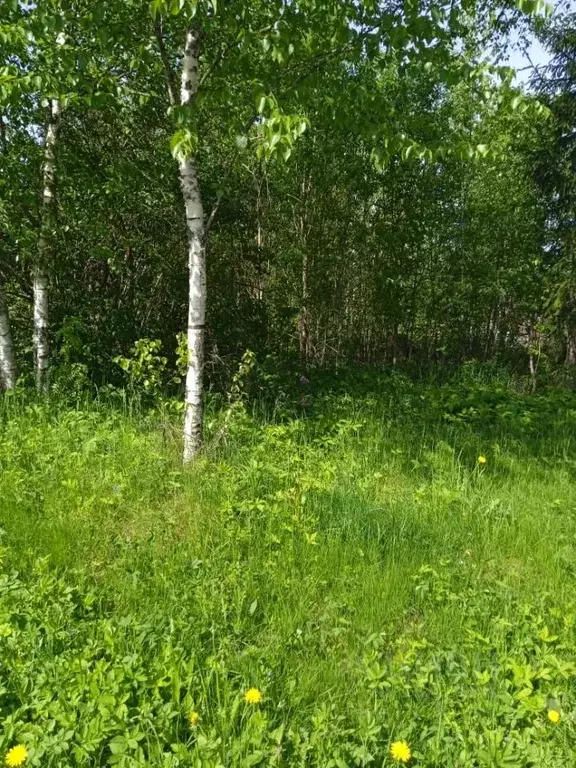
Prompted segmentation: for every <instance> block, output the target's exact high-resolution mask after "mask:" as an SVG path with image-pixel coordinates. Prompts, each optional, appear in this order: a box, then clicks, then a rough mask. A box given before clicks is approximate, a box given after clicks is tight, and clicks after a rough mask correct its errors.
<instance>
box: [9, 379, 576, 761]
mask: <svg viewBox="0 0 576 768" xmlns="http://www.w3.org/2000/svg"><path fill="white" fill-rule="evenodd" d="M371 385H373V386H371V391H367V389H366V387H363V388H362V390H361V389H360V387H358V388H357V389H356V390H354V391H353V392H352V394H345V393H343V392H342V391H340V393H334V394H328V395H326V394H324V395H323V394H317V395H314V396H313V397H312V398H311V401H310V403H309V404H308V406H307V412H306V413H299V414H297V413H290V412H288V411H287V410H285V411H277V412H276V413H275V417H274V419H273V420H271V419H268V420H267V419H265V418H264V417H263V416H262V415H261V414H259V413H256V412H255V413H251V414H248V413H246V412H245V411H244V410H243V409H242V408H235V409H233V410H232V411H230V412H228V413H226V412H225V411H221V412H218V411H214V412H213V413H210V414H209V418H208V434H207V448H206V452H205V455H204V456H203V458H202V459H200V460H199V461H198V462H197V463H196V465H195V466H194V467H192V468H191V469H189V470H186V471H183V470H182V469H181V468H180V465H179V452H180V449H179V445H178V439H177V419H176V418H175V417H173V416H171V415H169V412H170V408H167V407H164V408H162V409H157V410H155V411H152V412H147V413H144V412H142V413H139V412H138V411H133V412H129V411H128V410H126V409H124V410H122V409H117V408H113V407H112V406H107V405H103V404H100V405H98V404H92V405H90V406H83V407H81V408H78V409H75V410H70V409H66V408H64V407H63V406H59V405H58V404H54V403H52V404H50V405H48V404H38V403H29V402H28V403H26V402H24V401H23V400H20V399H18V398H11V399H10V398H7V399H6V400H5V401H4V402H3V403H2V404H1V406H0V525H1V529H2V534H1V538H0V543H1V544H2V553H3V558H2V559H3V566H2V571H1V573H0V725H1V727H2V730H1V731H0V750H1V752H2V754H4V753H5V752H6V751H7V750H8V749H9V748H10V747H11V746H13V745H14V744H17V743H23V744H25V745H26V746H27V748H28V749H29V751H30V754H29V758H28V764H30V765H33V766H104V765H107V764H111V763H112V764H116V765H119V766H126V768H128V767H130V768H131V767H132V766H195V767H197V768H216V767H217V766H222V767H225V768H229V767H232V766H243V767H244V766H245V767H246V768H248V766H253V765H261V766H272V765H279V766H280V765H286V766H318V767H319V768H320V767H322V768H345V766H350V768H351V767H352V766H369V765H374V766H378V767H379V768H380V766H389V765H391V764H392V761H391V758H390V755H389V751H390V743H391V742H392V741H394V740H406V741H407V742H408V743H409V744H410V747H411V748H412V751H413V759H412V764H413V765H420V766H427V767H428V768H432V767H437V768H440V767H442V768H444V767H446V768H447V767H451V768H473V767H478V768H479V767H480V766H492V767H493V768H499V767H502V768H504V767H506V768H514V767H515V766H518V767H522V768H524V767H525V766H526V767H527V766H539V768H558V767H559V766H562V767H564V766H570V765H574V764H575V763H576V758H575V756H576V748H575V747H574V743H575V742H574V737H575V736H576V726H575V713H576V685H575V676H576V664H575V660H574V655H575V652H576V637H575V634H574V624H575V609H574V606H575V601H574V598H575V595H576V589H575V586H576V580H575V566H576V484H575V479H576V450H575V448H576V446H575V435H576V432H575V431H574V428H575V425H576V398H575V397H574V396H573V395H570V394H568V393H562V392H550V393H547V394H545V395H541V396H538V397H527V396H523V395H519V394H515V393H514V392H512V391H510V390H508V389H506V388H505V387H503V386H499V385H496V384H483V385H480V384H475V383H473V382H472V383H470V382H467V383H462V384H460V385H458V386H444V387H432V386H416V385H414V384H410V383H409V382H407V381H405V380H403V379H400V378H397V377H391V378H388V379H383V380H381V381H378V380H373V381H372V382H371ZM479 455H484V456H486V457H487V463H486V465H485V466H484V467H481V466H480V465H479V464H478V462H477V458H478V456H479ZM252 686H256V687H258V688H259V689H260V690H262V691H263V693H264V701H263V703H262V704H261V705H256V706H254V705H253V706H250V705H248V704H246V703H245V702H244V701H243V698H242V696H243V693H244V692H245V691H246V690H247V689H248V688H249V687H252ZM549 709H556V710H558V711H560V712H561V720H560V722H559V723H558V724H556V725H554V724H552V723H551V722H550V721H549V720H548V718H547V712H548V710H549ZM191 711H196V712H198V713H199V715H200V721H199V724H198V725H196V726H191V725H190V724H189V723H188V721H187V716H188V714H189V713H190V712H191Z"/></svg>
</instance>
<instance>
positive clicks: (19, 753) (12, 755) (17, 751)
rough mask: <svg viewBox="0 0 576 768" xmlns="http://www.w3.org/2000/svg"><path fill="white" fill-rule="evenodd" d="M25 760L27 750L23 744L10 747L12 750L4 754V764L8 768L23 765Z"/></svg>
mask: <svg viewBox="0 0 576 768" xmlns="http://www.w3.org/2000/svg"><path fill="white" fill-rule="evenodd" d="M27 758H28V750H27V749H26V747H25V746H24V744H17V745H16V746H15V747H12V749H11V750H9V752H8V753H7V754H6V757H5V758H4V762H5V763H6V765H8V766H10V768H16V766H18V765H23V764H24V763H25V762H26V760H27Z"/></svg>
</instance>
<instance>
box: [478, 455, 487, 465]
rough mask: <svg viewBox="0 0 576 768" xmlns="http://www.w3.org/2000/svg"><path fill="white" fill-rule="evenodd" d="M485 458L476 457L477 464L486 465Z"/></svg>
mask: <svg viewBox="0 0 576 768" xmlns="http://www.w3.org/2000/svg"><path fill="white" fill-rule="evenodd" d="M486 461H487V459H486V456H478V464H486Z"/></svg>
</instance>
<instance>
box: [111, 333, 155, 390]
mask: <svg viewBox="0 0 576 768" xmlns="http://www.w3.org/2000/svg"><path fill="white" fill-rule="evenodd" d="M161 349H162V342H161V341H160V340H159V339H138V341H137V342H136V343H135V344H134V346H133V347H132V349H131V350H130V353H131V354H130V357H121V356H120V357H115V358H114V362H115V363H116V364H117V365H119V366H120V368H122V370H123V371H125V373H126V374H127V377H128V388H129V390H130V391H131V392H132V393H137V392H139V391H142V390H143V391H144V392H145V393H146V394H147V395H158V394H159V393H160V389H161V387H162V384H163V382H164V377H165V373H166V365H167V363H168V358H166V357H164V355H161V354H160V350H161Z"/></svg>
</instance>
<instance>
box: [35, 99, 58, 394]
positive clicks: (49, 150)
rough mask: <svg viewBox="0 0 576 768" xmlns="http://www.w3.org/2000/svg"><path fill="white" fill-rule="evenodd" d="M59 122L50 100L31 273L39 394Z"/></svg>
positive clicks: (44, 373)
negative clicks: (36, 253) (39, 213)
mask: <svg viewBox="0 0 576 768" xmlns="http://www.w3.org/2000/svg"><path fill="white" fill-rule="evenodd" d="M59 122H60V102H59V100H58V99H51V100H50V107H49V117H48V124H47V128H46V137H45V141H44V162H43V168H42V209H41V225H40V237H39V240H38V255H37V259H36V262H35V264H34V266H33V273H32V290H33V296H34V332H33V340H34V368H35V374H36V388H37V390H38V392H46V391H47V390H48V366H49V344H48V332H49V314H48V313H49V281H50V269H51V265H52V260H53V259H52V242H53V238H54V225H55V211H56V146H57V141H58V127H59Z"/></svg>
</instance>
